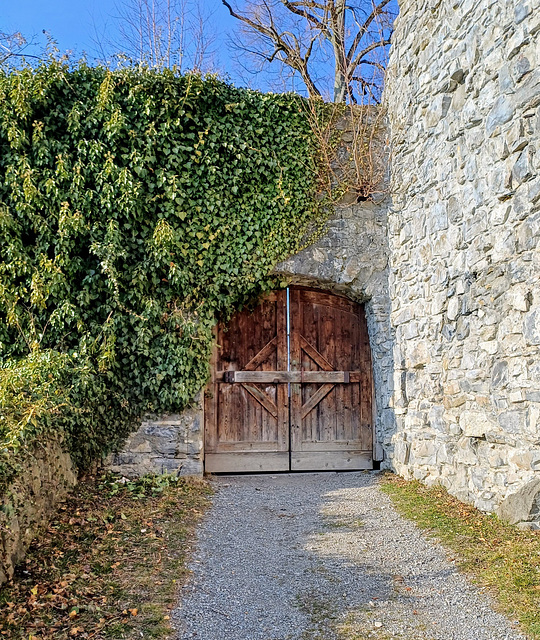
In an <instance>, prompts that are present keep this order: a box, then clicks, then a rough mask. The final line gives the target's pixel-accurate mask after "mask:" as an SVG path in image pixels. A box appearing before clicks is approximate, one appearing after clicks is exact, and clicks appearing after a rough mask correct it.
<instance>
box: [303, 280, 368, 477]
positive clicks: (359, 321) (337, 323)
mask: <svg viewBox="0 0 540 640" xmlns="http://www.w3.org/2000/svg"><path fill="white" fill-rule="evenodd" d="M293 292H294V293H293ZM293 297H294V301H295V302H294V305H295V306H294V309H292V308H291V361H292V362H293V363H294V367H293V368H301V369H303V370H304V374H303V375H304V376H305V375H306V371H307V370H309V371H310V372H317V371H318V372H320V373H322V372H323V371H326V372H330V371H334V372H336V371H348V372H350V377H349V384H329V383H330V382H331V380H328V381H324V380H323V379H321V384H315V382H314V380H316V375H317V374H315V377H314V378H312V380H310V382H312V381H313V382H312V383H311V384H299V385H294V384H293V385H291V388H294V392H293V397H292V406H291V426H292V450H291V468H292V469H293V470H307V469H309V470H315V469H317V468H318V469H325V468H332V469H340V468H343V469H351V468H359V469H363V468H370V467H371V465H372V449H373V424H372V378H371V356H370V351H369V342H368V340H367V338H368V334H367V324H366V319H365V314H364V309H363V307H362V306H361V305H359V304H356V303H354V302H352V301H350V300H347V299H344V298H340V297H338V296H333V295H331V294H328V293H321V292H317V291H314V290H309V289H302V288H296V289H295V290H291V298H293ZM296 336H298V337H296ZM309 375H310V376H311V375H313V373H310V374H309ZM319 375H320V374H319ZM325 375H329V373H326V374H325ZM306 382H307V381H306ZM368 415H369V418H368ZM317 459H319V463H320V464H318V463H317ZM355 465H358V466H355Z"/></svg>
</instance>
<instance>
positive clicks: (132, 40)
mask: <svg viewBox="0 0 540 640" xmlns="http://www.w3.org/2000/svg"><path fill="white" fill-rule="evenodd" d="M203 7H204V4H203V2H202V1H201V0H118V2H117V3H116V5H115V8H116V15H115V16H114V21H115V22H116V23H117V24H118V33H119V36H118V37H117V38H116V39H115V40H114V41H109V42H103V39H102V38H101V37H97V38H96V44H97V46H98V49H99V50H100V55H101V57H103V58H106V57H107V56H106V52H107V51H110V50H113V51H116V52H119V53H122V54H124V55H126V56H128V57H129V58H131V59H134V60H138V61H141V62H145V63H147V64H149V65H150V66H153V67H158V68H160V67H173V66H175V67H177V68H178V69H180V70H184V69H190V70H193V71H209V70H211V68H213V55H214V51H213V45H214V41H215V35H214V34H213V32H212V29H211V28H210V27H209V26H208V20H209V17H210V14H209V13H208V11H207V10H205V9H204V8H203Z"/></svg>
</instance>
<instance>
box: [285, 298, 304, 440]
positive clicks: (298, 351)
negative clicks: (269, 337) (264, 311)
mask: <svg viewBox="0 0 540 640" xmlns="http://www.w3.org/2000/svg"><path fill="white" fill-rule="evenodd" d="M300 294H301V292H300V290H299V289H293V288H291V289H290V294H289V295H290V323H291V325H290V326H291V329H290V331H291V333H290V358H291V371H300V370H301V367H302V348H301V346H300V332H301V331H302V328H303V324H304V322H303V304H302V300H301V297H300ZM290 403H291V405H290V412H291V447H292V450H293V452H294V451H299V450H300V449H301V444H302V385H300V384H291V397H290Z"/></svg>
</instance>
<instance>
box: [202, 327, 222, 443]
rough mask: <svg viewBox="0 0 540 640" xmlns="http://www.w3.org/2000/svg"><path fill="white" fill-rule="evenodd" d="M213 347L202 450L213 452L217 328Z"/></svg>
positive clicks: (215, 436)
mask: <svg viewBox="0 0 540 640" xmlns="http://www.w3.org/2000/svg"><path fill="white" fill-rule="evenodd" d="M213 333H214V345H213V347H212V356H211V360H210V382H209V384H208V387H207V390H206V391H205V394H204V422H205V429H204V449H205V451H210V452H213V451H215V450H216V444H217V426H218V422H217V419H218V416H217V407H218V392H219V390H218V384H217V382H216V365H217V361H218V338H219V332H218V328H217V326H216V327H215V328H214V332H213Z"/></svg>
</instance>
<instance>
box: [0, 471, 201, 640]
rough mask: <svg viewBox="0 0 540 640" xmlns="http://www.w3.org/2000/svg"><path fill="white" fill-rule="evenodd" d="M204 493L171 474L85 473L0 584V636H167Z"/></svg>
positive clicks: (41, 639) (34, 639)
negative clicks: (10, 577)
mask: <svg viewBox="0 0 540 640" xmlns="http://www.w3.org/2000/svg"><path fill="white" fill-rule="evenodd" d="M210 493H211V490H210V487H209V485H208V483H206V482H204V481H202V480H197V479H194V480H190V479H184V478H177V477H176V476H172V475H165V476H147V477H145V478H141V479H140V480H137V481H132V482H126V481H125V479H124V480H123V479H121V478H119V477H117V476H113V475H112V474H105V475H101V476H99V477H88V478H86V479H84V480H83V481H82V482H81V483H80V484H79V485H78V486H77V487H76V489H75V490H74V492H73V493H72V494H71V496H70V498H69V499H68V501H67V502H66V503H65V504H63V505H62V506H61V508H60V510H59V512H58V514H57V517H56V518H55V519H54V520H52V522H51V523H50V524H49V527H48V529H47V531H46V532H45V533H44V534H43V535H42V536H40V538H39V540H38V541H36V542H35V543H34V544H33V545H32V547H31V548H30V550H29V552H28V554H27V557H26V560H25V561H24V563H23V564H22V565H21V566H20V567H19V568H18V571H17V573H16V575H15V577H14V579H13V580H12V581H11V582H10V583H8V584H7V585H4V586H3V587H2V589H1V590H0V638H10V639H16V640H22V639H24V640H52V639H53V638H54V640H72V639H73V638H80V639H83V638H84V639H88V640H90V639H92V640H105V639H109V638H125V639H128V640H131V639H135V638H137V639H140V638H160V639H164V638H169V637H170V636H171V633H172V628H171V625H170V610H171V609H172V608H173V607H174V606H175V605H176V602H177V597H178V589H179V587H180V586H181V585H182V583H183V582H184V580H185V578H186V576H187V569H186V566H185V560H186V554H187V552H188V551H189V548H190V544H191V542H192V540H193V533H194V528H195V525H196V523H197V522H198V521H199V520H200V518H201V516H202V514H203V512H204V510H205V508H206V506H207V505H208V503H209V500H208V497H209V494H210Z"/></svg>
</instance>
